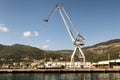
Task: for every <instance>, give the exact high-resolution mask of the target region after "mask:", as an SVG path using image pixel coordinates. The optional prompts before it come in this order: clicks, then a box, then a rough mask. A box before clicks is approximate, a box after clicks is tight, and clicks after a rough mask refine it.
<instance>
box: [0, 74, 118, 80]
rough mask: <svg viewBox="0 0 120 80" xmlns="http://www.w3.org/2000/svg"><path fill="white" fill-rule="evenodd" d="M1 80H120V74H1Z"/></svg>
mask: <svg viewBox="0 0 120 80" xmlns="http://www.w3.org/2000/svg"><path fill="white" fill-rule="evenodd" d="M0 80H120V73H16V74H15V73H1V74H0Z"/></svg>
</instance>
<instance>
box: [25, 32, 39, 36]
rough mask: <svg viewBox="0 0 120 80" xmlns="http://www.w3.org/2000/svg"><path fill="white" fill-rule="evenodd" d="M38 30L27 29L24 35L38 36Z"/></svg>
mask: <svg viewBox="0 0 120 80" xmlns="http://www.w3.org/2000/svg"><path fill="white" fill-rule="evenodd" d="M38 35H39V34H38V32H37V31H34V32H31V31H25V32H23V36H24V37H32V36H35V37H38Z"/></svg>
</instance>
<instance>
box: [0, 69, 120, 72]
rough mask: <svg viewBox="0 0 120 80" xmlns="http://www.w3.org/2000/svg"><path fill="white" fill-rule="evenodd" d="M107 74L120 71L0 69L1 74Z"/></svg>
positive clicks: (119, 70)
mask: <svg viewBox="0 0 120 80" xmlns="http://www.w3.org/2000/svg"><path fill="white" fill-rule="evenodd" d="M93 72H97V73H100V72H101V73H107V72H120V69H0V73H93Z"/></svg>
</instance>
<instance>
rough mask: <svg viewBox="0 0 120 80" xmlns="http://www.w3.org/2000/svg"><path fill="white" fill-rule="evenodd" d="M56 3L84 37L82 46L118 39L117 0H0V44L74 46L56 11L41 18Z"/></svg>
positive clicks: (47, 47)
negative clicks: (44, 20)
mask: <svg viewBox="0 0 120 80" xmlns="http://www.w3.org/2000/svg"><path fill="white" fill-rule="evenodd" d="M60 3H63V4H64V8H65V10H66V12H67V13H68V15H69V16H70V18H71V19H72V21H73V22H74V24H75V26H76V27H77V29H78V31H79V32H80V34H81V35H82V36H83V37H84V38H85V40H84V43H85V45H84V46H83V47H85V46H92V45H95V44H97V43H100V42H105V41H108V40H111V39H120V0H0V44H4V45H13V44H23V45H29V46H33V47H38V48H40V49H44V50H63V49H74V45H73V43H72V41H71V38H70V36H69V34H68V32H67V30H66V28H65V26H64V23H63V21H62V19H61V17H60V14H59V12H56V13H55V15H54V16H53V17H52V18H51V19H50V21H49V22H48V23H45V22H43V19H45V18H47V17H48V16H49V15H50V13H51V12H52V11H53V10H54V9H55V7H56V5H57V4H60ZM71 30H72V31H73V33H74V30H73V29H72V28H71ZM75 36H76V35H75Z"/></svg>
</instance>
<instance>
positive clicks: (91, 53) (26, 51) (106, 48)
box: [0, 39, 120, 63]
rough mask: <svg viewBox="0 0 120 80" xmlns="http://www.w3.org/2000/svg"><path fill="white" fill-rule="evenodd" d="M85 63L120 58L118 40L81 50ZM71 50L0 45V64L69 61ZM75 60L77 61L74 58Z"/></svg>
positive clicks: (119, 41)
mask: <svg viewBox="0 0 120 80" xmlns="http://www.w3.org/2000/svg"><path fill="white" fill-rule="evenodd" d="M82 50H83V52H84V53H85V56H86V61H90V62H97V61H103V60H108V55H110V59H119V58H120V56H119V55H120V39H115V40H110V41H107V42H103V43H100V44H96V45H94V46H89V47H84V48H82ZM72 52H73V50H59V51H45V50H41V49H38V48H36V47H31V46H25V45H19V44H15V45H12V46H8V45H2V44H0V63H12V62H21V61H22V62H23V61H33V60H34V59H36V60H41V59H43V60H47V61H48V60H51V59H52V60H62V61H70V57H71V54H72ZM75 60H77V61H78V60H79V59H78V58H77V56H75Z"/></svg>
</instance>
